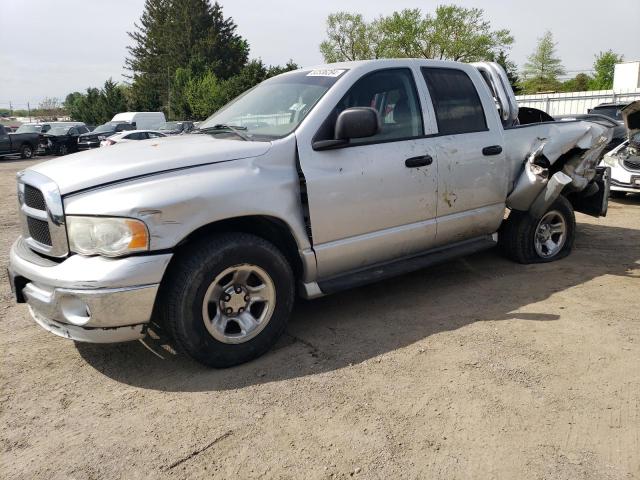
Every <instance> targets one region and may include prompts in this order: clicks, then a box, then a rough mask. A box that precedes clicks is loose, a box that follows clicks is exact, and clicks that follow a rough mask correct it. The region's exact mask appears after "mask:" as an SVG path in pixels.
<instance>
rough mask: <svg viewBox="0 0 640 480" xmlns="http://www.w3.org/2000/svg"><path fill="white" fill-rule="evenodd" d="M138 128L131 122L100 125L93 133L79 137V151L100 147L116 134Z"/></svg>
mask: <svg viewBox="0 0 640 480" xmlns="http://www.w3.org/2000/svg"><path fill="white" fill-rule="evenodd" d="M135 129H136V126H135V124H133V123H129V122H107V123H104V124H102V125H99V126H98V127H96V128H95V130H93V131H92V132H88V133H83V134H82V135H80V136H79V137H78V150H86V149H89V148H96V147H99V146H100V141H102V140H104V139H105V138H107V137H110V136H111V135H113V134H114V133H119V132H124V131H125V130H135Z"/></svg>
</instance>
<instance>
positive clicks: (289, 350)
mask: <svg viewBox="0 0 640 480" xmlns="http://www.w3.org/2000/svg"><path fill="white" fill-rule="evenodd" d="M638 245H640V230H633V229H625V228H616V227H606V226H602V225H597V224H578V232H577V238H576V244H575V246H574V251H573V253H572V254H571V255H570V256H569V257H568V258H567V259H564V260H561V261H559V262H555V263H550V264H541V265H519V264H515V263H512V262H510V261H508V260H505V259H503V258H502V257H500V256H499V254H498V252H497V251H495V250H493V251H487V252H483V253H480V254H476V255H473V256H470V257H466V258H461V259H458V260H456V261H453V262H449V263H447V264H443V265H440V266H437V267H433V268H430V269H426V270H422V271H418V272H415V273H412V274H408V275H404V276H401V277H398V278H395V279H391V280H388V281H384V282H379V283H376V284H373V285H369V286H366V287H362V288H358V289H354V290H350V291H345V292H341V293H338V294H335V295H332V296H329V297H324V298H321V299H318V300H314V301H299V302H298V303H297V304H296V307H295V310H294V315H293V318H292V321H291V322H290V324H289V327H288V329H287V332H286V334H285V335H284V337H283V338H282V339H281V341H280V342H279V343H278V345H277V346H276V347H275V348H274V349H273V350H272V351H271V352H269V353H267V354H266V355H265V356H263V357H261V358H260V359H258V360H255V361H253V362H250V363H248V364H245V365H241V366H238V367H234V368H230V369H226V370H211V369H207V368H205V367H202V366H200V365H199V364H197V363H195V362H193V361H191V360H190V359H189V358H187V357H185V356H184V355H180V354H175V353H174V352H173V350H172V348H171V347H170V346H168V342H167V341H166V340H165V339H164V338H162V337H160V338H155V339H154V338H147V339H146V340H145V341H144V343H143V342H132V343H125V344H118V345H91V344H80V343H78V344H77V348H78V351H79V352H80V355H81V356H82V357H83V358H84V359H85V360H86V361H87V362H88V363H89V364H90V365H92V366H93V367H94V368H95V369H97V370H98V371H100V372H101V373H103V374H104V375H106V376H108V377H110V378H112V379H114V380H116V381H119V382H123V383H126V384H130V385H134V386H138V387H141V388H148V389H154V390H163V391H210V390H226V389H235V388H242V387H246V386H250V385H255V384H260V383H265V382H272V381H279V380H284V379H290V378H297V377H302V376H306V375H316V374H321V373H323V372H328V371H332V370H336V369H340V368H343V367H346V366H349V365H351V364H357V363H360V362H363V361H366V360H368V359H371V358H374V357H376V356H379V355H383V354H385V353H388V352H391V351H394V350H396V349H399V348H402V347H406V346H408V345H411V344H413V343H415V342H418V341H421V340H424V339H426V338H428V337H429V336H431V335H434V334H438V333H441V332H446V331H449V330H454V329H459V328H462V327H464V326H466V325H468V324H470V323H473V322H482V321H501V320H513V319H519V320H522V321H531V322H538V321H555V320H558V319H559V316H558V315H557V314H554V313H540V312H539V311H538V312H527V311H526V307H527V306H528V305H530V304H533V303H537V302H540V301H543V300H545V299H547V298H549V297H550V296H551V295H553V294H554V293H557V292H560V291H564V290H567V289H569V288H571V287H574V286H576V285H580V284H583V283H585V282H588V281H589V280H592V279H594V278H596V277H599V276H601V275H618V276H630V275H631V273H630V270H631V269H632V268H633V267H634V266H635V267H636V268H637V262H638V261H639V260H640V248H639V247H638ZM537 310H539V306H538V307H537ZM498 328H499V327H498Z"/></svg>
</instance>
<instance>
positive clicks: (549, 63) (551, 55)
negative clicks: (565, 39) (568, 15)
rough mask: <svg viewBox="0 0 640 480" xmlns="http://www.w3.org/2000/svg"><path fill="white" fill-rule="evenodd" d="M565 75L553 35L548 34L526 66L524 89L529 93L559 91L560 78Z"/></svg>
mask: <svg viewBox="0 0 640 480" xmlns="http://www.w3.org/2000/svg"><path fill="white" fill-rule="evenodd" d="M564 73H565V70H564V67H563V66H562V61H561V60H560V59H559V58H558V57H556V43H555V42H554V41H553V35H552V34H551V32H546V33H545V34H544V36H543V37H542V38H541V39H539V41H538V45H537V46H536V50H535V51H534V52H533V53H532V54H531V55H529V61H528V62H527V63H525V65H524V77H525V80H524V82H522V85H523V88H524V90H525V92H527V93H536V92H542V91H548V90H558V89H559V88H560V87H561V83H560V81H559V80H558V77H559V76H560V75H562V74H564Z"/></svg>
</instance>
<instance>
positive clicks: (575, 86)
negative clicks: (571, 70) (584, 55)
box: [562, 73, 593, 92]
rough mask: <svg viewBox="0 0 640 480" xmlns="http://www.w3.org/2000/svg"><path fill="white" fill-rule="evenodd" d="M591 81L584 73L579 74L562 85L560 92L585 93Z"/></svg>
mask: <svg viewBox="0 0 640 480" xmlns="http://www.w3.org/2000/svg"><path fill="white" fill-rule="evenodd" d="M592 81H593V78H591V77H590V76H589V75H587V74H586V73H579V74H577V75H576V76H575V77H573V78H571V79H569V80H567V81H565V82H563V83H562V90H563V91H564V92H586V91H587V90H590V87H589V85H590V84H591V82H592Z"/></svg>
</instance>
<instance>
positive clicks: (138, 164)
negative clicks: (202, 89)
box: [30, 135, 271, 195]
mask: <svg viewBox="0 0 640 480" xmlns="http://www.w3.org/2000/svg"><path fill="white" fill-rule="evenodd" d="M270 148H271V143H268V142H244V141H240V140H223V139H216V138H215V137H213V136H212V135H181V136H177V137H164V138H158V139H154V140H142V141H137V142H128V143H121V144H118V145H113V146H110V147H102V148H97V149H94V150H89V151H85V152H80V153H74V154H73V155H69V156H66V157H62V158H59V159H56V160H50V161H48V162H44V163H40V164H38V165H35V166H33V167H31V168H30V169H31V170H34V171H36V172H38V173H41V174H42V175H45V176H47V177H49V178H50V179H52V180H53V181H55V182H56V183H57V184H58V188H59V189H60V193H61V194H62V195H65V194H68V193H71V192H75V191H78V190H83V189H86V188H91V187H95V186H98V185H103V184H105V183H111V182H117V181H121V180H126V179H128V178H132V177H138V176H142V175H149V174H153V173H158V172H163V171H166V170H172V169H176V168H186V167H192V166H197V165H204V164H209V163H218V162H223V161H228V160H239V159H241V158H249V157H257V156H259V155H263V154H265V153H266V152H268V151H269V149H270Z"/></svg>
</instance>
